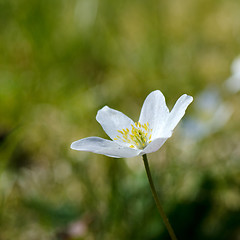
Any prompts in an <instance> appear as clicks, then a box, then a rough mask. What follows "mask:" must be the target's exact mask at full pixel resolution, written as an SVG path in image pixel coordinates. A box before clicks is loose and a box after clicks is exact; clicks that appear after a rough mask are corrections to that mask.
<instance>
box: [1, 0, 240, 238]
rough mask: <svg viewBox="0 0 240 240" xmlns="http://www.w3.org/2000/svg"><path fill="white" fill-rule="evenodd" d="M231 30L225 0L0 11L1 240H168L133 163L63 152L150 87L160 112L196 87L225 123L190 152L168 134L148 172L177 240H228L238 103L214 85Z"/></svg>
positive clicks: (92, 2)
mask: <svg viewBox="0 0 240 240" xmlns="http://www.w3.org/2000/svg"><path fill="white" fill-rule="evenodd" d="M239 29H240V2H239V1H237V0H221V1H216V0H215V1H210V2H209V1H206V0H197V1H190V0H185V1H183V0H180V1H176V0H170V1H166V0H165V1H156V0H149V1H109V0H103V1H98V0H78V1H77V0H76V1H73V0H69V1H56V0H52V1H43V0H40V1H27V0H19V1H13V0H9V1H5V0H0V52H1V55H0V116H1V118H0V160H1V161H0V170H1V173H0V174H1V175H0V178H1V179H0V192H1V205H0V229H1V231H0V239H20V240H21V239H106V240H108V239H151V240H154V239H168V236H167V233H166V232H165V229H164V227H163V226H162V222H161V219H160V217H159V215H158V213H157V212H156V208H155V205H154V202H153V200H152V196H151V193H150V190H149V187H148V183H147V179H146V176H145V173H144V169H143V165H142V162H141V159H140V158H134V159H126V160H122V159H110V158H107V157H104V156H100V155H95V154H91V153H84V152H81V153H80V152H74V151H71V150H70V149H69V146H70V144H71V142H72V141H74V140H77V139H80V138H83V137H87V136H92V135H95V136H102V137H106V135H105V133H104V132H103V131H102V129H101V127H100V126H99V125H98V123H97V122H96V120H95V115H96V112H97V110H98V109H100V108H101V107H102V106H104V105H106V104H107V105H108V106H110V107H112V108H115V109H118V110H120V111H123V112H124V113H126V114H127V115H128V116H129V117H131V118H133V119H135V120H137V118H138V114H139V112H140V108H141V105H142V103H143V100H144V98H145V97H146V96H147V94H148V93H149V92H150V91H152V90H155V89H160V90H162V91H163V93H164V94H165V96H166V99H167V103H168V106H169V107H170V108H171V107H172V106H173V104H174V102H175V101H176V100H177V98H178V97H179V96H180V95H181V94H182V93H188V94H190V95H192V96H196V95H197V94H198V93H199V92H201V91H202V90H204V89H205V88H207V87H208V86H214V87H215V88H218V89H219V90H220V91H221V93H222V94H223V96H224V98H225V100H226V101H228V102H229V103H230V104H231V106H232V107H233V108H234V113H233V116H232V118H231V120H230V122H229V123H228V124H227V125H226V126H224V128H223V129H221V130H220V131H218V132H217V133H214V134H213V135H211V136H209V137H207V138H206V139H203V140H202V141H200V142H198V143H194V142H193V144H192V145H184V144H183V142H184V141H183V139H182V136H181V135H180V134H178V131H177V130H176V132H175V134H174V135H173V137H172V138H171V139H169V141H168V142H167V143H166V144H165V146H164V147H163V148H162V149H161V150H160V151H158V152H157V153H155V154H151V155H150V156H149V159H150V165H151V168H152V171H153V175H154V180H155V182H156V185H157V186H158V191H159V194H160V197H161V199H162V202H163V203H164V208H165V209H166V212H167V213H168V215H169V217H170V220H171V222H172V224H173V227H174V228H175V229H176V232H177V235H178V236H179V239H186V238H187V239H209V240H214V239H218V240H221V239H222V240H224V239H233V240H234V239H235V240H236V239H239V236H240V230H239V229H240V218H239V216H240V191H239V185H240V177H239V176H240V171H239V169H240V168H239V156H240V152H239V140H240V136H239V128H240V127H239V120H240V119H239V116H240V115H239V95H234V96H233V95H229V94H227V92H226V91H225V89H224V88H223V87H222V83H223V82H224V80H225V79H226V78H227V77H228V76H229V75H230V70H229V68H230V64H231V61H232V60H233V59H234V58H235V57H236V55H238V54H239V52H240V48H239V43H240V32H239ZM193 105H194V103H193V104H192V106H190V108H189V109H188V111H187V114H189V115H191V114H192V113H193V110H192V109H193ZM178 128H179V127H178Z"/></svg>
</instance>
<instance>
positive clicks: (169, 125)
mask: <svg viewBox="0 0 240 240" xmlns="http://www.w3.org/2000/svg"><path fill="white" fill-rule="evenodd" d="M192 101H193V97H191V96H188V95H187V94H183V95H182V96H181V97H180V98H179V99H178V100H177V102H176V103H175V105H174V107H173V109H172V111H171V112H170V114H169V117H168V119H167V122H166V125H165V129H164V132H165V133H166V132H171V131H172V130H173V129H174V128H175V127H176V126H177V124H178V123H179V121H180V120H181V119H182V117H183V116H184V114H185V111H186V109H187V107H188V105H189V104H190V103H191V102H192Z"/></svg>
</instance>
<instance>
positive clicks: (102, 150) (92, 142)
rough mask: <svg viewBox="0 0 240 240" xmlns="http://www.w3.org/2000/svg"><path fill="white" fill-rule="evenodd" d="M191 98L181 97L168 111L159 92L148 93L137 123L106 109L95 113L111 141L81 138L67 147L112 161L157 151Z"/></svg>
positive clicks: (183, 112)
mask: <svg viewBox="0 0 240 240" xmlns="http://www.w3.org/2000/svg"><path fill="white" fill-rule="evenodd" d="M192 101H193V98H192V97H191V96H188V95H186V94H184V95H182V96H181V97H180V98H179V99H178V100H177V102H176V104H175V105H174V107H173V109H172V111H171V112H169V110H168V107H167V105H166V102H165V98H164V96H163V94H162V93H161V92H160V91H159V90H156V91H153V92H151V93H150V94H149V95H148V96H147V98H146V99H145V101H144V103H143V106H142V110H141V113H140V117H139V120H138V122H135V123H134V122H133V121H132V120H131V119H130V118H129V117H127V116H126V115H124V114H123V113H121V112H119V111H117V110H114V109H111V108H109V107H107V106H105V107H103V108H102V109H101V110H99V111H98V113H97V116H96V119H97V121H98V122H99V123H100V124H101V126H102V128H103V130H104V131H105V132H106V133H107V135H108V136H109V137H110V138H111V139H112V141H110V140H106V139H103V138H99V137H88V138H83V139H80V140H78V141H75V142H73V143H72V145H71V148H72V149H74V150H78V151H88V152H94V153H98V154H103V155H106V156H109V157H115V158H127V157H134V156H137V155H143V154H147V153H151V152H155V151H157V150H158V149H159V148H160V147H161V146H162V145H163V144H164V143H165V141H166V140H167V139H168V138H169V137H171V135H172V131H173V129H174V128H175V127H176V125H177V124H178V122H179V121H180V120H181V118H182V117H183V115H184V114H185V111H186V109H187V107H188V105H189V104H190V103H191V102H192Z"/></svg>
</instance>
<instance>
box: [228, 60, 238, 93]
mask: <svg viewBox="0 0 240 240" xmlns="http://www.w3.org/2000/svg"><path fill="white" fill-rule="evenodd" d="M231 70H232V75H231V76H230V77H229V78H228V79H227V80H226V82H225V85H226V87H227V89H228V90H229V91H230V92H232V93H237V92H238V91H240V57H237V58H236V59H234V61H233V63H232V65H231Z"/></svg>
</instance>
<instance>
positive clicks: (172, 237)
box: [143, 154, 177, 240]
mask: <svg viewBox="0 0 240 240" xmlns="http://www.w3.org/2000/svg"><path fill="white" fill-rule="evenodd" d="M143 162H144V166H145V169H146V172H147V176H148V181H149V184H150V187H151V190H152V194H153V197H154V200H155V203H156V205H157V208H158V210H159V213H160V215H161V217H162V219H163V222H164V224H165V226H166V228H167V230H168V233H169V235H170V237H171V239H172V240H177V238H176V235H175V233H174V231H173V228H172V226H171V224H170V223H169V221H168V218H167V216H166V214H165V212H164V211H163V208H162V205H161V202H160V200H159V198H158V195H157V192H156V189H155V186H154V184H153V180H152V176H151V172H150V169H149V165H148V159H147V155H146V154H144V155H143Z"/></svg>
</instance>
